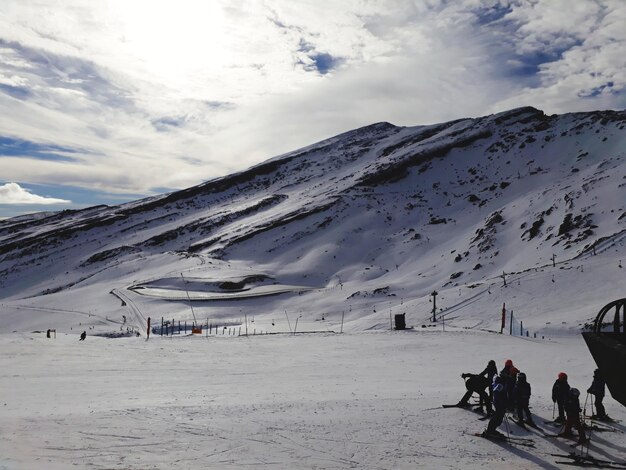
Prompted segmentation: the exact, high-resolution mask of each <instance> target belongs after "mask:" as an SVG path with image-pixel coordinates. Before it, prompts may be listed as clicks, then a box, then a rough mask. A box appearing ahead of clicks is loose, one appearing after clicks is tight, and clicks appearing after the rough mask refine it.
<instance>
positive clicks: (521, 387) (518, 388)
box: [513, 372, 535, 426]
mask: <svg viewBox="0 0 626 470" xmlns="http://www.w3.org/2000/svg"><path fill="white" fill-rule="evenodd" d="M513 396H514V397H515V406H516V408H517V423H518V424H520V425H522V426H523V423H524V419H523V413H526V423H528V424H529V425H530V426H535V422H534V421H533V416H532V414H531V413H530V408H529V406H528V405H529V402H530V384H529V383H528V382H527V381H526V374H524V373H523V372H520V373H518V374H517V382H516V384H515V388H514V389H513Z"/></svg>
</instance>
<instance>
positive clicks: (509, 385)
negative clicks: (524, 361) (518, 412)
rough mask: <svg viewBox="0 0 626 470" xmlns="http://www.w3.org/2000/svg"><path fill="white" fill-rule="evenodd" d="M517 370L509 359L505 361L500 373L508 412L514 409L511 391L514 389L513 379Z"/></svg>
mask: <svg viewBox="0 0 626 470" xmlns="http://www.w3.org/2000/svg"><path fill="white" fill-rule="evenodd" d="M517 372H518V370H517V368H516V367H515V366H514V365H513V361H512V360H511V359H507V360H506V362H505V363H504V368H503V369H502V370H501V371H500V378H502V379H503V382H502V383H503V385H504V388H505V391H506V400H507V401H506V408H507V409H508V410H510V411H513V410H514V409H515V404H514V402H513V389H514V388H515V378H516V377H517Z"/></svg>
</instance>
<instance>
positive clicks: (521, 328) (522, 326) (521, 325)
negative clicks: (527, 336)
mask: <svg viewBox="0 0 626 470" xmlns="http://www.w3.org/2000/svg"><path fill="white" fill-rule="evenodd" d="M519 335H520V336H524V322H523V321H521V320H520V322H519Z"/></svg>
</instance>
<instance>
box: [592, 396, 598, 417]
mask: <svg viewBox="0 0 626 470" xmlns="http://www.w3.org/2000/svg"><path fill="white" fill-rule="evenodd" d="M594 398H595V396H594V395H591V416H593V415H594V414H595V413H594V411H593V402H594ZM596 411H598V410H596Z"/></svg>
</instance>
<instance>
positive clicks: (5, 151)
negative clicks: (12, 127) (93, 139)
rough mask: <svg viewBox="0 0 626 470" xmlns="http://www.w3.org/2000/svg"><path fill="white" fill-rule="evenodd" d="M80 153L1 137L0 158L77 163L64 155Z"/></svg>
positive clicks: (66, 148) (55, 146)
mask: <svg viewBox="0 0 626 470" xmlns="http://www.w3.org/2000/svg"><path fill="white" fill-rule="evenodd" d="M78 152H79V151H78V150H76V149H71V148H68V147H61V146H58V145H44V144H37V143H35V142H29V141H26V140H20V139H13V138H11V137H1V136H0V158H2V157H31V158H36V159H39V160H53V161H62V162H75V161H77V159H75V158H72V157H70V156H68V155H64V154H67V153H70V154H71V153H78Z"/></svg>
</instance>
